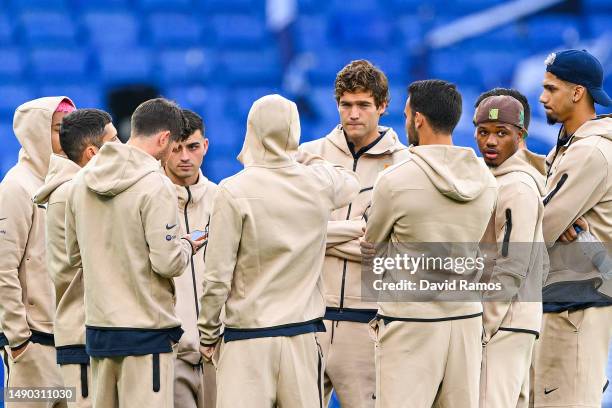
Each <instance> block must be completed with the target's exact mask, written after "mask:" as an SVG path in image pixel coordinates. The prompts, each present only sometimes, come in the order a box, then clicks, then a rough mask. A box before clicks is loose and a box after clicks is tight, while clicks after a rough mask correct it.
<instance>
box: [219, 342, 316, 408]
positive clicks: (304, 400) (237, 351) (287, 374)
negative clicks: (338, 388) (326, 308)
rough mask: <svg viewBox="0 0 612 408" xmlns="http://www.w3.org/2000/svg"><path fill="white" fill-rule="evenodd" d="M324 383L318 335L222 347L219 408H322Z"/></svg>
mask: <svg viewBox="0 0 612 408" xmlns="http://www.w3.org/2000/svg"><path fill="white" fill-rule="evenodd" d="M322 378H323V359H322V356H321V351H320V348H319V345H318V343H317V341H316V339H315V335H314V333H307V334H301V335H297V336H293V337H262V338H255V339H247V340H236V341H230V342H227V343H225V342H224V343H223V344H222V346H221V355H220V358H219V362H218V368H217V408H274V407H277V408H295V407H300V408H322V406H323V396H322V382H323V381H322Z"/></svg>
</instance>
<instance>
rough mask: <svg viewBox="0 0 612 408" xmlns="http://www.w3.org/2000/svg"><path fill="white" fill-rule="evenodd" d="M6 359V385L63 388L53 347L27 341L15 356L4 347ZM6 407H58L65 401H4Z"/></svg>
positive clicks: (63, 404) (62, 405)
mask: <svg viewBox="0 0 612 408" xmlns="http://www.w3.org/2000/svg"><path fill="white" fill-rule="evenodd" d="M5 350H6V353H7V354H6V356H7V357H6V358H7V360H8V365H9V370H8V382H7V386H8V387H18V388H19V387H27V388H39V387H56V388H63V387H64V382H63V380H62V376H61V374H60V367H59V366H58V365H57V363H56V353H55V347H53V346H46V345H43V344H38V343H32V342H29V343H28V344H27V345H26V346H25V349H24V350H23V351H22V352H21V354H20V355H19V356H17V358H14V359H13V358H12V357H11V352H10V349H9V348H8V346H6V347H5ZM5 405H6V408H48V407H53V408H59V407H62V408H63V407H66V401H65V400H60V401H54V402H25V401H19V402H5Z"/></svg>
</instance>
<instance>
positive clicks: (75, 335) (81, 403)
mask: <svg viewBox="0 0 612 408" xmlns="http://www.w3.org/2000/svg"><path fill="white" fill-rule="evenodd" d="M116 140H117V130H116V129H115V127H114V126H113V124H112V122H111V117H110V115H109V114H108V113H106V112H104V111H101V110H98V109H80V110H77V111H75V112H73V113H71V114H69V115H67V116H66V117H64V119H63V121H62V125H61V128H60V144H61V146H62V150H63V152H64V154H65V155H66V156H63V155H59V154H54V155H52V156H51V162H50V165H49V174H47V178H46V179H45V185H44V186H42V187H41V188H40V189H39V190H38V192H37V193H36V196H35V197H34V202H35V203H36V204H41V205H46V206H47V221H46V235H47V246H46V252H47V269H48V271H49V274H50V276H51V280H52V281H53V284H54V287H55V296H56V301H55V307H56V310H55V331H54V335H55V348H56V350H57V363H58V364H59V365H60V367H61V372H62V377H63V380H64V386H66V387H70V388H72V387H74V388H75V390H76V393H75V394H76V395H75V398H74V403H73V402H68V406H69V407H75V408H77V407H78V408H87V407H91V402H92V398H91V395H90V392H89V389H90V387H91V369H90V365H89V356H88V355H87V353H86V352H85V310H84V298H83V296H84V293H83V276H82V275H83V274H82V269H81V268H80V267H73V266H71V265H70V263H69V262H68V258H67V255H66V237H65V234H64V231H65V214H66V212H65V208H66V199H67V192H68V186H69V184H70V181H71V180H72V178H74V176H75V175H76V173H77V172H78V171H79V170H80V169H81V167H83V166H85V165H86V164H87V163H88V162H89V160H90V159H91V158H92V157H93V156H95V154H96V153H97V152H98V150H99V149H100V148H101V147H102V145H103V144H104V143H106V142H112V141H116Z"/></svg>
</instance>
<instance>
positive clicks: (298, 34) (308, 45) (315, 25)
mask: <svg viewBox="0 0 612 408" xmlns="http://www.w3.org/2000/svg"><path fill="white" fill-rule="evenodd" d="M293 31H294V35H295V41H296V43H297V48H298V50H299V51H302V52H304V51H314V52H316V51H317V50H321V49H322V48H323V47H326V46H327V44H328V43H329V42H330V41H331V35H330V33H329V30H328V27H327V16H324V15H311V16H303V15H302V16H300V17H298V19H297V21H296V22H295V27H294V29H293Z"/></svg>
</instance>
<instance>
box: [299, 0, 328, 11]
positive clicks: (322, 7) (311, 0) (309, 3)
mask: <svg viewBox="0 0 612 408" xmlns="http://www.w3.org/2000/svg"><path fill="white" fill-rule="evenodd" d="M297 2H298V14H299V15H304V14H313V15H325V14H327V11H328V10H329V8H330V6H331V2H329V1H320V0H297Z"/></svg>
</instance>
